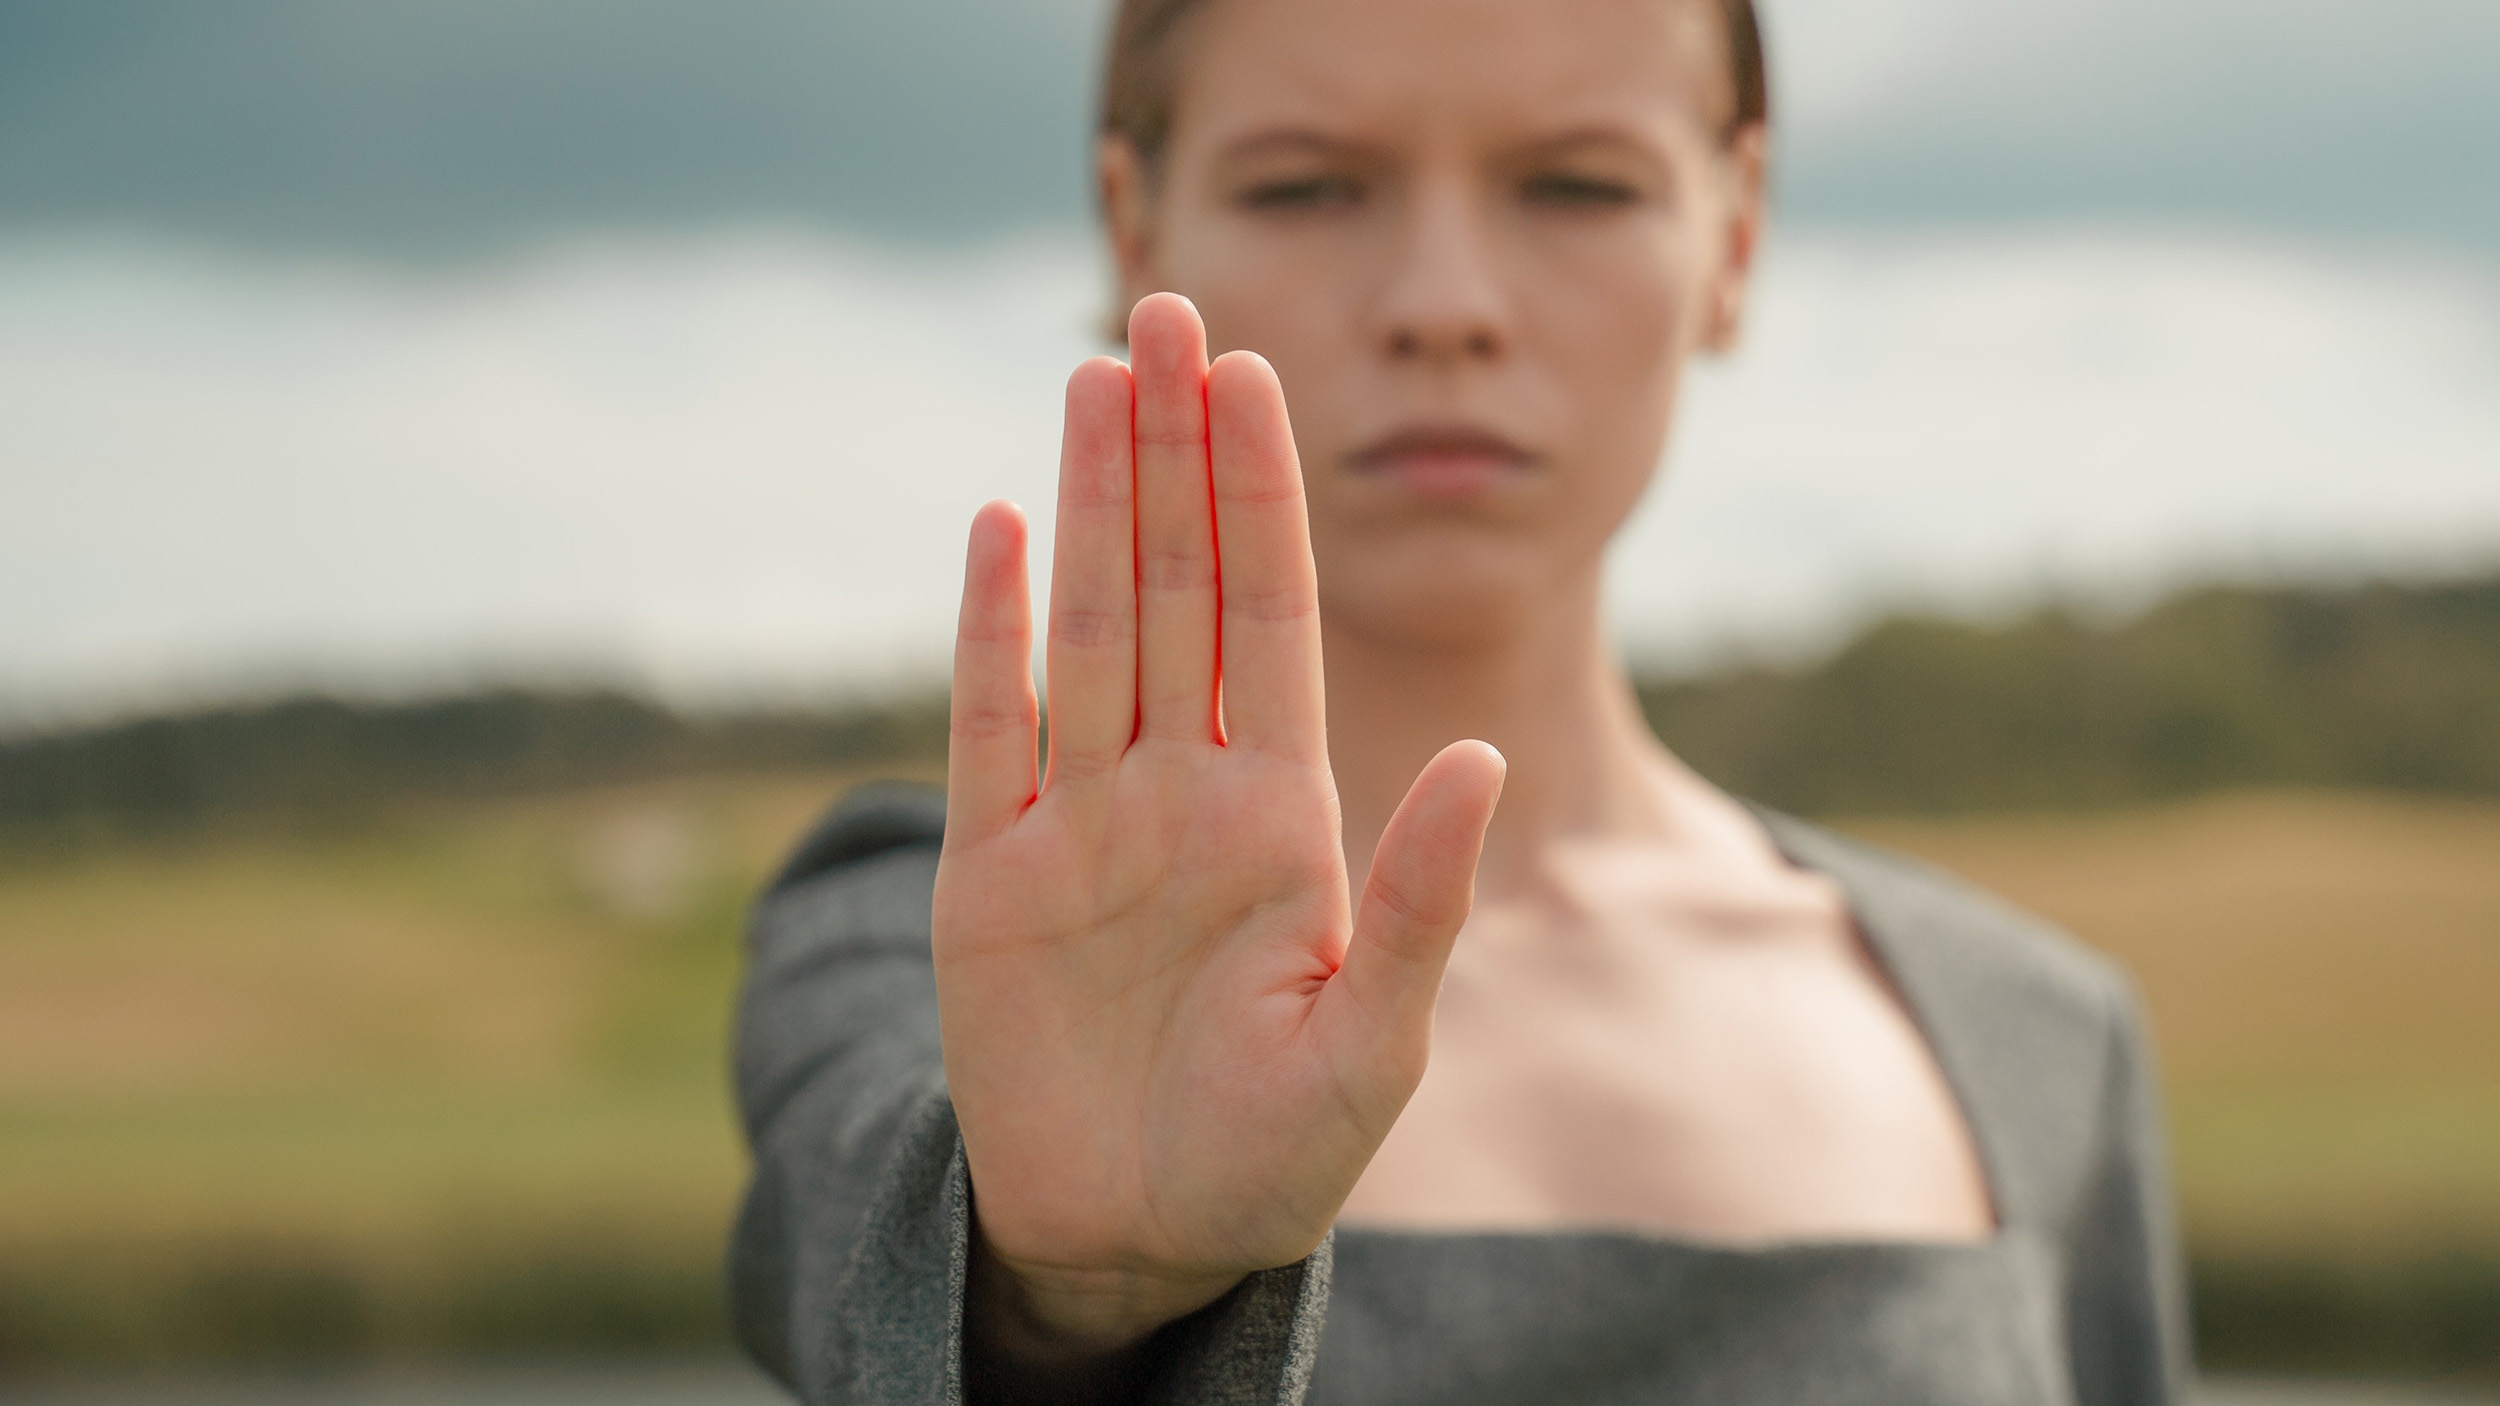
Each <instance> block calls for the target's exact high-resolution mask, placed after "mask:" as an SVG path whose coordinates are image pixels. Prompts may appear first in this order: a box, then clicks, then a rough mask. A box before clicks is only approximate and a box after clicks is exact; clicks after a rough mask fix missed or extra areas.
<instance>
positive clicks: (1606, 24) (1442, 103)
mask: <svg viewBox="0 0 2500 1406" xmlns="http://www.w3.org/2000/svg"><path fill="white" fill-rule="evenodd" d="M1172 39H1173V42H1174V43H1175V46H1176V47H1175V50H1174V52H1173V56H1172V57H1173V60H1174V68H1173V72H1172V76H1173V81H1174V91H1173V99H1174V103H1173V119H1174V131H1175V134H1176V135H1179V136H1183V137H1184V138H1186V137H1187V136H1190V135H1197V136H1203V137H1214V138H1216V139H1218V140H1222V139H1223V138H1224V137H1226V136H1229V135H1237V134H1239V133H1240V132H1242V131H1244V130H1247V129H1251V128H1257V127H1261V126H1267V125H1276V124H1283V125H1295V124H1306V123H1321V124H1326V125H1329V126H1332V127H1334V126H1352V127H1357V128H1361V129H1364V130H1367V131H1379V132H1380V133H1381V134H1383V135H1396V134H1398V133H1400V132H1401V131H1405V130H1410V129H1412V128H1414V127H1416V126H1419V125H1428V126H1433V127H1436V128H1438V127H1446V126H1457V127H1461V128H1464V129H1468V130H1473V131H1479V132H1484V133H1487V134H1495V133H1505V134H1512V135H1519V136H1534V135H1537V134H1540V133H1542V132H1545V131H1549V130H1556V129H1567V128H1575V127H1582V126H1613V125H1632V126H1639V127H1651V128H1655V127H1658V126H1661V125H1692V126H1697V127H1699V128H1701V129H1702V130H1715V129H1716V128H1717V127H1718V126H1719V125H1720V124H1721V123H1723V122H1724V121H1725V120H1726V116H1727V114H1728V112H1729V111H1730V109H1731V108H1732V106H1733V103H1734V93H1733V81H1732V79H1731V77H1730V75H1729V73H1728V59H1727V38H1726V35H1725V33H1724V31H1723V28H1722V22H1721V19H1720V16H1719V13H1718V9H1717V7H1716V6H1715V5H1712V4H1711V3H1709V0H1207V3H1205V4H1203V5H1202V6H1201V7H1200V8H1199V9H1198V10H1197V11H1196V12H1195V13H1194V14H1192V15H1191V16H1190V18H1189V20H1188V22H1187V23H1186V24H1185V25H1184V26H1183V27H1182V28H1181V29H1180V31H1179V32H1177V33H1176V34H1175V35H1173V36H1172Z"/></svg>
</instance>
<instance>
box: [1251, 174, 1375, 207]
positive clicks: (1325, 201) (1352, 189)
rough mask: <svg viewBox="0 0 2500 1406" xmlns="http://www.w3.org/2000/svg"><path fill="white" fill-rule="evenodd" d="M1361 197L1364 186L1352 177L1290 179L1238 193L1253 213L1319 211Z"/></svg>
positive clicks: (1253, 185)
mask: <svg viewBox="0 0 2500 1406" xmlns="http://www.w3.org/2000/svg"><path fill="white" fill-rule="evenodd" d="M1362 198H1363V183H1362V182H1361V181H1358V180H1356V179H1354V178H1353V177H1351V176H1338V175H1323V176H1292V177H1287V178H1284V179H1280V180H1272V181H1259V182H1256V183H1254V184H1252V185H1250V186H1249V187H1248V188H1246V189H1244V190H1243V191H1242V193H1241V203H1242V205H1243V206H1244V207H1245V208H1248V209H1252V210H1322V209H1328V208H1330V207H1334V206H1342V205H1351V204H1353V203H1355V202H1356V201H1358V200H1361V199H1362Z"/></svg>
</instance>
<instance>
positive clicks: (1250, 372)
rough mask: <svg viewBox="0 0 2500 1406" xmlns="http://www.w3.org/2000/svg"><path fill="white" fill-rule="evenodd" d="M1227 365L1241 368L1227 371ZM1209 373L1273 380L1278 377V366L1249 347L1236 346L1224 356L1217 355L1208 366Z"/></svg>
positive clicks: (1210, 374) (1212, 374)
mask: <svg viewBox="0 0 2500 1406" xmlns="http://www.w3.org/2000/svg"><path fill="white" fill-rule="evenodd" d="M1226 367H1239V368H1240V369H1239V370H1237V371H1227V370H1226V369H1225V368H1226ZM1207 374H1208V375H1209V376H1227V377H1230V376H1253V377H1264V378H1265V379H1267V380H1270V381H1273V380H1275V379H1276V367H1275V366H1274V364H1272V363H1271V362H1269V361H1268V359H1267V358H1266V357H1263V356H1261V355H1259V354H1258V353H1257V352H1254V351H1252V350H1250V349H1249V348H1247V347H1236V348H1234V349H1233V350H1231V351H1228V352H1226V353H1224V354H1223V355H1222V356H1219V357H1217V358H1216V359H1215V361H1214V364H1212V365H1210V366H1209V367H1208V368H1207Z"/></svg>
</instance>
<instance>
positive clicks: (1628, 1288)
mask: <svg viewBox="0 0 2500 1406" xmlns="http://www.w3.org/2000/svg"><path fill="white" fill-rule="evenodd" d="M1765 92H1766V87H1765V84H1764V81H1763V75H1762V65H1761V52H1760V45H1759V39H1758V35H1757V33H1756V31H1755V27H1754V20H1753V15H1752V11H1751V8H1750V5H1749V4H1748V3H1747V0H1127V3H1124V4H1123V6H1122V7H1121V11H1120V15H1119V18H1118V20H1117V23H1116V30H1115V33H1114V36H1113V54H1112V61H1111V65H1110V69H1109V74H1108V79H1107V92H1106V101H1105V104H1104V113H1105V117H1104V130H1103V136H1102V141H1101V147H1100V181H1101V196H1102V202H1103V208H1104V211H1105V216H1106V222H1107V225H1108V227H1109V233H1110V240H1111V245H1112V252H1113V255H1114V259H1115V263H1116V266H1117V269H1118V274H1119V279H1120V284H1121V288H1122V291H1123V294H1124V297H1125V300H1126V301H1128V302H1129V303H1131V304H1132V305H1133V306H1134V312H1133V314H1132V316H1131V318H1130V321H1129V329H1128V333H1129V344H1130V348H1131V353H1132V358H1133V366H1125V367H1124V366H1122V365H1121V364H1120V363H1117V362H1113V361H1109V360H1098V361H1095V362H1091V363H1088V364H1087V365H1085V366H1083V367H1080V368H1079V369H1078V370H1077V372H1076V374H1075V376H1074V378H1073V379H1072V380H1071V382H1070V385H1069V391H1068V411H1067V433H1066V440H1065V446H1064V450H1063V458H1062V467H1061V484H1060V503H1059V513H1058V525H1057V532H1058V546H1057V552H1056V557H1055V562H1056V564H1055V567H1054V574H1053V579H1052V582H1051V592H1050V601H1049V603H1048V621H1049V625H1048V629H1049V633H1048V644H1047V662H1048V686H1049V695H1050V705H1051V706H1050V719H1051V728H1050V736H1049V759H1048V764H1047V769H1046V772H1044V773H1042V774H1040V775H1037V774H1036V767H1035V756H1036V747H1037V741H1038V737H1037V727H1038V723H1037V718H1038V707H1037V702H1036V699H1035V697H1034V693H1033V687H1032V682H1031V677H1030V673H1029V671H1028V667H1027V661H1028V660H1029V658H1030V657H1031V640H1032V637H1031V630H1032V625H1031V621H1030V611H1029V609H1028V605H1027V602H1026V600H1025V588H1024V582H1025V567H1024V549H1025V543H1024V526H1023V520H1022V518H1021V517H1020V516H1019V515H1018V514H1017V512H1016V511H1015V510H1014V509H1013V508H1012V507H1010V506H1008V505H1005V504H992V505H991V506H990V507H988V508H985V509H983V510H982V512H981V514H980V515H979V516H978V517H977V519H976V520H975V522H974V524H973V530H972V543H971V551H970V561H969V565H968V567H967V574H966V583H965V591H964V604H963V614H962V624H961V631H960V635H959V639H958V645H957V654H956V665H955V689H954V705H953V706H954V723H953V745H952V752H951V757H950V762H949V771H948V786H947V794H946V797H945V801H944V805H943V807H942V808H941V807H940V806H939V805H938V804H937V802H936V801H935V799H934V798H933V797H929V796H925V795H916V794H913V793H909V792H897V791H881V792H871V793H867V794H864V795H860V796H855V797H854V798H852V799H851V800H849V801H847V802H846V803H845V804H844V806H842V807H841V808H839V809H838V810H837V811H836V813H835V814H834V815H833V816H832V817H830V818H829V820H828V821H827V822H826V824H825V825H823V826H821V827H820V828H819V830H818V832H817V833H816V834H815V835H814V836H813V837H811V839H810V840H809V841H808V842H807V843H806V844H805V845H803V846H802V848H801V850H800V853H799V854H798V855H797V857H795V858H794V859H793V860H792V862H791V864H790V865H789V867H788V868H787V869H786V870H785V871H784V873H783V874H782V876H781V877H780V878H779V879H778V880H777V881H776V883H775V885H774V887H773V889H772V890H771V891H770V893H769V894H768V895H767V897H766V899H765V901H764V902H763V904H762V906H761V907H760V908H759V910H758V914H757V918H756V923H755V930H754V944H755V950H754V970H753V974H752V976H751V978H750V982H749V986H748V991H747V995H746V1005H745V1009H744V1014H743V1025H742V1029H741V1035H740V1047H739V1055H740V1066H739V1075H740V1088H741V1092H742V1095H743V1099H744V1104H745V1111H746V1116H747V1119H748V1127H749V1131H750V1134H751V1136H752V1137H753V1139H754V1143H755V1148H756V1155H757V1170H756V1177H755V1183H754V1187H753V1190H752V1193H751V1195H750V1197H749V1200H748V1203H747V1206H746V1208H745V1212H744V1214H743V1216H742V1219H741V1222H740V1226H739V1229H738V1235H737V1241H736V1247H735V1252H734V1262H733V1278H734V1281H735V1288H736V1291H737V1304H738V1316H739V1321H740V1323H741V1326H742V1329H743V1331H744V1333H745V1336H746V1338H747V1341H748V1343H749V1344H750V1346H751V1347H752V1348H753V1349H754V1350H755V1351H756V1352H757V1354H758V1355H759V1356H760V1357H761V1358H762V1360H764V1361H765V1362H766V1363H767V1364H768V1365H769V1366H771V1367H772V1368H773V1369H774V1370H775V1371H776V1372H777V1373H779V1374H780V1375H781V1376H782V1377H783V1378H784V1379H785V1380H788V1381H790V1382H791V1383H792V1384H793V1385H794V1386H796V1387H797V1388H798V1390H799V1391H800V1394H801V1395H802V1396H803V1397H805V1398H806V1399H808V1400H811V1401H872V1400H874V1401H883V1400H902V1399H910V1400H939V1399H944V1400H957V1399H962V1400H970V1401H1027V1400H1104V1401H1128V1400H1156V1401H1175V1402H1179V1401H1193V1402H1194V1401H1218V1402H1253V1401H1256V1402H1292V1401H1296V1400H1301V1399H1304V1398H1305V1393H1306V1392H1307V1396H1308V1399H1309V1400H1312V1401H1314V1402H1331V1403H1336V1402H1347V1403H1351V1402H1367V1403H1372V1402H1496V1401H1501V1402H1510V1401H1517V1402H1567V1403H1577V1402H1633V1401H1641V1402H1649V1401H1659V1402H1666V1401H1679V1402H1680V1401H1708V1402H1713V1403H1742V1402H1765V1403H1769V1402H1781V1403H1796V1402H1809V1401H1825V1400H1830V1401H1918V1402H1962V1401H1968V1402H1993V1403H2013V1402H2044V1403H2046V1402H2067V1401H2080V1402H2086V1403H2101V1402H2122V1401H2123V1402H2143V1401H2161V1400H2166V1399H2170V1398H2171V1397H2172V1396H2173V1395H2174V1393H2175V1391H2176V1390H2177V1386H2178V1383H2179V1381H2180V1377H2181V1373H2182V1371H2183V1364H2184V1356H2185V1352H2184V1344H2183V1334H2182V1332H2181V1329H2180V1326H2179V1319H2180V1296H2179V1291H2178V1289H2177V1287H2176V1280H2177V1276H2176V1272H2175V1267H2174V1259H2175V1256H2174V1252H2173V1246H2172V1244H2171V1239H2170V1235H2169V1232H2168V1230H2167V1228H2166V1225H2165V1206H2164V1193H2163V1191H2162V1187H2161V1181H2160V1168H2159V1158H2158V1155H2157V1152H2156V1151H2155V1145H2156V1144H2155V1135H2154V1131H2153V1123H2154V1120H2153V1116H2152V1109H2151V1094H2150V1088H2149V1081H2148V1076H2147V1073H2146V1068H2145V1060H2144V1057H2143V1051H2142V1046H2141V1041H2140V1037H2139V1036H2138V1034H2137V1026H2136V1021H2135V1019H2134V1016H2133V1014H2132V1005H2131V1002H2130V1000H2129V998H2128V996H2127V994H2126V989H2125V987H2124V985H2123V983H2122V982H2121V981H2120V979H2119V978H2118V977H2117V976H2116V975H2115V974H2114V973H2112V972H2111V971H2110V970H2109V969H2107V968H2106V967H2105V966H2103V965H2102V964H2101V963H2099V962H2098V961H2096V960H2095V959H2092V958H2090V957H2088V956H2086V955H2084V954H2083V953H2082V952H2080V951H2079V950H2078V949H2076V948H2074V947H2073V946H2071V945H2069V944H2067V943H2066V942H2065V941H2063V940H2062V939H2060V938H2058V937H2056V936H2054V935H2051V934H2047V933H2044V932H2042V931H2041V930H2039V929H2038V928H2037V927H2036V926H2035V925H2033V924H2031V923H2030V922H2028V921H2027V920H2024V919H2022V918H2020V917H2018V916H2016V915H2013V914H2011V913H2009V912H2007V911H2005V910H2003V909H2001V908H1999V907H1996V906H1994V905H1993V904H1991V903H1989V902H1988V901H1986V900H1984V899H1982V898H1979V897H1976V896H1974V895H1971V894H1968V893H1966V892H1964V891H1962V890H1960V889H1958V888H1956V887H1954V886H1953V885H1951V884H1950V883H1948V882H1947V881H1945V880H1943V879H1941V878H1939V877H1937V876H1935V875H1932V874H1930V873H1927V872H1925V871H1923V870H1919V869H1916V868H1914V867H1912V866H1909V865H1907V864H1904V863H1902V862H1900V861H1898V860H1894V859H1891V858H1889V857H1886V856H1884V855H1881V854H1878V853H1875V852H1872V851H1869V850H1866V849H1863V848H1860V847H1858V846H1856V845H1853V844H1851V843H1849V842H1846V841H1843V840H1841V839H1838V838H1837V837H1834V836H1831V835H1828V834H1825V833H1823V832H1821V831H1818V830H1815V829H1813V828H1811V827H1808V826H1805V825H1803V824H1800V823H1798V822H1795V821H1791V820H1787V819H1784V818H1781V817H1777V816H1773V815H1769V814H1765V813H1757V812H1754V811H1752V810H1749V809H1748V808H1746V807H1745V806H1743V805H1742V804H1740V803H1738V802H1735V801H1733V800H1731V799H1729V798H1727V797H1726V796H1724V795H1722V794H1720V793H1719V792H1717V791H1716V790H1714V789H1713V788H1712V787H1711V786H1710V785H1709V784H1708V783H1707V782H1705V781H1703V780H1702V779H1701V778H1699V777H1698V776H1696V775H1694V774H1693V773H1692V772H1690V771H1688V770H1686V769H1685V768H1684V767H1682V766H1681V765H1680V764H1679V763H1677V762H1676V760H1675V759H1674V758H1673V757H1671V756H1670V755H1668V754H1667V753H1666V751H1665V750H1664V749H1662V748H1661V747H1660V746H1659V745H1658V743H1657V742H1656V741H1655V740H1654V739H1653V738H1652V737H1651V736H1650V735H1649V734H1648V732H1647V731H1646V729H1645V728H1644V726H1643V725H1642V722H1641V719H1640V715H1639V713H1638V711H1637V709H1636V708H1635V707H1634V703H1633V698H1632V693H1631V690H1630V688H1629V686H1628V684H1627V681H1626V679H1625V676H1624V673H1623V670H1622V667H1621V665H1620V664H1619V663H1618V661H1617V660H1616V659H1615V657H1614V656H1613V655H1612V654H1611V653H1610V652H1609V650H1608V649H1607V647H1606V644H1605V637H1604V633H1603V631H1602V629H1601V628H1600V601H1599V579H1600V556H1601V553H1602V550H1603V547H1604V544H1605V542H1606V540H1607V539H1608V537H1609V536H1610V535H1611V534H1612V533H1613V531H1614V530H1615V529H1616V528H1617V526H1618V525H1619V524H1620V523H1621V522H1622V520H1623V518H1624V517H1625V515H1626V514H1627V513H1628V512H1629V511H1630V509H1631V507H1632V505H1633V503H1634V502H1635V501H1636V500H1637V499H1638V497H1639V496H1640V494H1641V492H1642V491H1643V490H1644V488H1645V487H1646V485H1647V482H1648V480H1649V478H1650V476H1651V473H1652V469H1653V466H1654V465H1655V463H1656V462H1657V460H1658V457H1659V454H1660V451H1661V449H1662V447H1663V445H1664V442H1665V437H1666V433H1667V429H1668V424H1669V421H1670V419H1671V418H1672V411H1673V408H1674V404H1675V396H1676V390H1677V386H1678V383H1679V378H1680V375H1681V372H1682V368H1683V366H1684V364H1685V362H1686V361H1687V360H1688V359H1690V358H1691V357H1693V356H1694V355H1696V354H1698V353H1701V352H1705V351H1708V350H1711V349H1715V348H1720V347H1724V346H1726V345H1728V344H1729V343H1730V342H1731V341H1732V340H1733V339H1734V337H1735V335H1736V332H1737V328H1738V325H1739V321H1740V315H1741V313H1742V310H1743V304H1744V293H1745V285H1746V278H1747V274H1748V272H1749V268H1750V264H1751V261H1752V257H1753V251H1754V248H1755V245H1756V242H1757V239H1758V235H1759V232H1760V229H1761V224H1762V217H1763V211H1762V206H1763V164H1764V148H1765V142H1766V135H1767V116H1768V113H1767V102H1766V100H1765ZM1177 295H1186V299H1185V298H1184V297H1182V296H1177ZM1202 315H1203V324H1202V322H1201V316H1202ZM1210 346H1213V347H1215V348H1218V349H1223V348H1231V349H1233V350H1226V351H1224V353H1223V354H1222V355H1220V356H1218V357H1216V358H1215V359H1214V360H1213V362H1212V364H1211V365H1210V363H1209V361H1208V359H1207V351H1208V349H1209V347H1210ZM1253 349H1254V350H1253ZM1263 358H1264V359H1263ZM1288 401H1290V403H1291V405H1292V407H1293V419H1292V425H1291V428H1290V429H1289V428H1288V425H1287V418H1286V405H1287V403H1288ZM1323 646H1324V648H1323ZM1323 657H1324V659H1325V666H1324V669H1323V663H1322V660H1323ZM1488 743H1489V744H1492V745H1487V744H1488ZM1497 747H1498V749H1499V750H1498V752H1497V751H1496V750H1495V749H1496V748H1497ZM1410 783H1411V784H1410ZM1497 796H1498V797H1499V800H1500V804H1499V807H1498V809H1497V808H1496V799H1497ZM1355 876H1361V877H1362V879H1363V882H1362V884H1361V887H1360V888H1359V890H1358V889H1357V888H1356V887H1355V885H1354V883H1353V882H1352V880H1353V878H1354V877H1355ZM1471 898H1472V908H1471ZM932 952H934V962H933V963H932ZM1436 1021H1437V1024H1436ZM941 1035H942V1038H941ZM1427 1055H1429V1059H1430V1063H1429V1073H1427Z"/></svg>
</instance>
